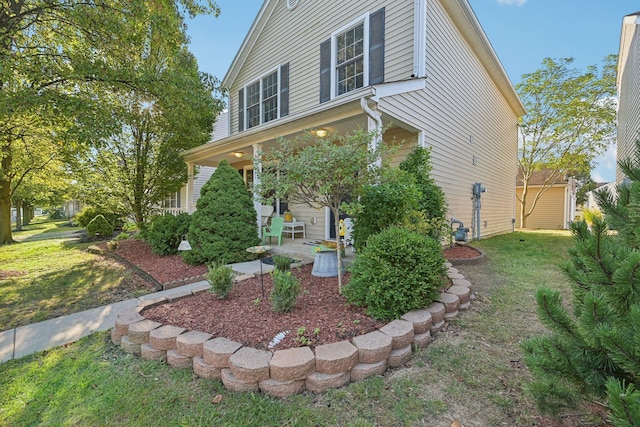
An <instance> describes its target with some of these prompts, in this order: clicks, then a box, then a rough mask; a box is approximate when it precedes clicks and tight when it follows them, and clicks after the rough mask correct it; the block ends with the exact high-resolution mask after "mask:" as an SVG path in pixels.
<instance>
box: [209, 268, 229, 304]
mask: <svg viewBox="0 0 640 427" xmlns="http://www.w3.org/2000/svg"><path fill="white" fill-rule="evenodd" d="M207 269H208V272H207V274H206V276H205V277H206V279H207V281H208V282H209V284H210V285H211V290H210V291H211V292H212V293H214V294H216V295H217V296H218V298H225V297H226V296H227V294H228V293H229V292H231V289H232V288H233V278H234V274H233V270H232V269H231V268H230V267H227V266H226V265H213V264H210V265H208V266H207Z"/></svg>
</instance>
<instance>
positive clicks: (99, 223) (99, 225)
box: [87, 215, 113, 237]
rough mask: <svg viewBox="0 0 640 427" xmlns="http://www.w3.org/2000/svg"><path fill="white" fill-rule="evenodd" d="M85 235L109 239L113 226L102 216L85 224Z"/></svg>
mask: <svg viewBox="0 0 640 427" xmlns="http://www.w3.org/2000/svg"><path fill="white" fill-rule="evenodd" d="M87 234H88V235H89V237H96V236H100V237H111V236H112V235H113V226H112V225H111V224H109V221H107V220H106V218H105V217H104V216H102V215H98V216H96V217H95V218H93V219H92V220H91V221H90V222H89V224H87Z"/></svg>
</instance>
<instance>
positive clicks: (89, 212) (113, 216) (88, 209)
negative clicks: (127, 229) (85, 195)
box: [75, 206, 122, 229]
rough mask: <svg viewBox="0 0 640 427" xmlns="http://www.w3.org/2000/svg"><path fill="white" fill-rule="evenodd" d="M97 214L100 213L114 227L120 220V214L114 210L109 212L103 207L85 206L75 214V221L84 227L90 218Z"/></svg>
mask: <svg viewBox="0 0 640 427" xmlns="http://www.w3.org/2000/svg"><path fill="white" fill-rule="evenodd" d="M98 215H102V216H103V217H104V218H105V219H106V220H107V221H108V222H109V224H111V226H112V227H113V228H114V229H115V228H117V226H118V225H119V224H120V223H121V222H122V221H121V217H122V215H121V214H119V213H116V212H109V211H106V210H104V209H99V208H96V207H94V206H85V207H84V208H82V210H81V211H80V212H78V213H77V214H76V218H75V221H76V222H77V223H78V225H80V226H81V227H85V228H86V227H87V225H89V223H90V222H91V220H92V219H94V218H95V217H96V216H98Z"/></svg>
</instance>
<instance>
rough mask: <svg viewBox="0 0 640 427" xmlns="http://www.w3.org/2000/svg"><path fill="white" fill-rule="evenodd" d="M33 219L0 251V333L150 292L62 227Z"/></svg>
mask: <svg viewBox="0 0 640 427" xmlns="http://www.w3.org/2000/svg"><path fill="white" fill-rule="evenodd" d="M65 222H66V221H49V220H45V219H44V218H37V219H35V220H34V221H33V223H32V224H30V225H28V226H26V227H25V230H24V231H22V232H16V233H14V239H15V240H16V241H18V243H15V244H13V245H7V246H1V247H0V266H2V267H1V269H0V272H1V275H0V331H4V330H7V329H11V328H14V327H17V326H21V325H27V324H30V323H34V322H39V321H42V320H46V319H51V318H53V317H58V316H62V315H66V314H70V313H75V312H78V311H82V310H86V309H89V308H93V307H98V306H101V305H104V304H107V303H110V302H114V301H121V300H124V299H127V298H133V297H135V296H137V295H140V294H143V293H148V292H149V291H150V288H149V287H148V286H146V285H145V284H144V283H143V282H142V281H141V280H140V279H139V278H137V277H135V276H134V275H132V274H131V273H129V272H128V271H127V270H126V269H125V268H124V267H122V266H121V265H119V264H117V263H116V262H114V261H112V260H109V259H104V258H102V257H100V256H97V255H93V254H90V253H88V252H87V250H86V249H87V247H88V246H89V245H88V244H87V243H75V240H74V239H72V238H70V236H69V232H73V231H74V230H79V228H72V227H65V226H62V224H64V223H65Z"/></svg>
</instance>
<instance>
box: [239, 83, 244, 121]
mask: <svg viewBox="0 0 640 427" xmlns="http://www.w3.org/2000/svg"><path fill="white" fill-rule="evenodd" d="M243 130H244V89H240V90H239V91H238V132H242V131H243Z"/></svg>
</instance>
